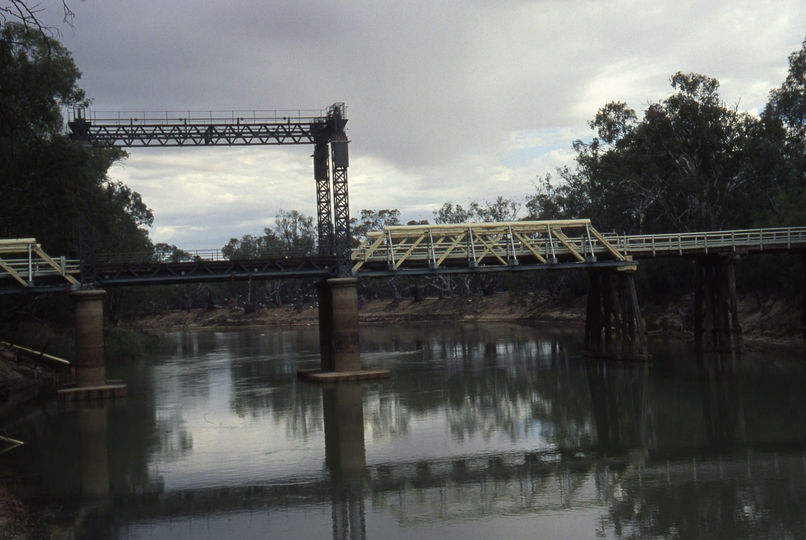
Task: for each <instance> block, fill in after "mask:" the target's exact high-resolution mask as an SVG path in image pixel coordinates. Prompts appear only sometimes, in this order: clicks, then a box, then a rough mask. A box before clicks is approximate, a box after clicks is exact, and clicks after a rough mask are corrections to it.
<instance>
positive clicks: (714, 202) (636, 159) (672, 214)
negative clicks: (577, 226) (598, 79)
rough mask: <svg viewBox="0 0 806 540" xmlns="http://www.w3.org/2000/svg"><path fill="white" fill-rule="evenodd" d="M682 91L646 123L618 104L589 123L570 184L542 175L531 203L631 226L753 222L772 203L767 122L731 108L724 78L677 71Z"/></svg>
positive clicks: (669, 228) (550, 213) (548, 213)
mask: <svg viewBox="0 0 806 540" xmlns="http://www.w3.org/2000/svg"><path fill="white" fill-rule="evenodd" d="M671 86H672V88H673V89H674V90H675V92H674V93H672V95H670V96H669V97H668V98H666V99H665V100H664V101H662V102H660V103H652V104H650V105H649V106H648V108H647V109H646V110H645V111H644V115H643V117H642V118H641V119H640V120H639V119H638V115H637V114H636V112H635V111H634V110H632V109H630V108H629V107H628V106H627V105H626V104H625V103H621V102H614V103H609V104H607V105H605V106H604V107H603V108H602V109H600V110H599V112H598V113H597V115H596V117H595V119H594V120H592V121H591V122H589V124H590V127H591V129H593V130H594V131H595V132H596V134H597V135H596V136H594V137H593V139H592V141H591V142H587V143H586V142H583V141H575V142H574V145H573V147H574V150H575V151H576V153H577V156H576V162H577V166H576V168H575V169H570V168H563V169H560V170H559V171H558V172H559V175H560V177H561V179H562V180H563V181H564V183H562V184H560V185H558V186H556V187H555V186H553V185H552V184H551V181H550V178H549V177H545V178H544V179H543V180H542V181H541V185H540V186H539V191H538V193H537V195H535V196H533V197H532V198H531V199H530V200H529V201H528V202H527V208H529V210H530V213H531V216H530V217H532V218H538V219H539V218H547V217H552V218H584V217H590V218H595V220H596V226H597V227H598V228H600V229H604V230H607V229H611V230H613V229H615V230H618V231H624V232H678V231H696V230H715V229H725V228H735V227H742V226H747V225H749V223H750V221H751V216H752V215H753V214H754V213H756V212H758V211H759V210H760V209H761V208H762V207H764V206H765V205H768V204H769V203H770V201H771V197H772V190H771V187H770V182H769V178H768V176H769V170H768V169H767V168H765V167H763V166H761V163H760V161H759V159H758V158H759V153H758V151H757V145H758V142H759V140H760V139H763V131H762V128H763V126H762V124H761V122H760V120H759V119H758V118H756V117H753V116H751V115H749V114H747V113H740V112H738V111H737V110H736V109H735V108H732V107H728V106H727V105H726V104H725V103H724V102H723V101H722V99H721V98H720V97H719V93H718V89H719V82H718V81H717V80H716V79H712V78H709V77H705V76H703V75H698V74H695V73H689V74H684V73H676V74H675V75H674V76H673V77H672V78H671Z"/></svg>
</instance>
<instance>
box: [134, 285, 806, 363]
mask: <svg viewBox="0 0 806 540" xmlns="http://www.w3.org/2000/svg"><path fill="white" fill-rule="evenodd" d="M642 312H643V317H644V322H645V324H646V329H647V332H649V333H650V334H659V333H660V334H666V335H678V336H681V337H686V336H690V335H691V329H692V326H693V301H692V298H691V297H690V296H688V295H687V296H685V297H683V298H681V299H680V300H679V301H677V302H671V303H664V304H649V303H646V304H645V305H643V306H642ZM739 318H740V320H741V322H742V328H743V333H744V336H745V340H746V342H747V344H748V346H750V347H751V348H753V347H762V346H782V347H787V348H803V349H806V342H804V340H803V339H802V338H801V329H800V322H801V321H800V318H801V308H800V299H786V298H779V297H763V298H762V297H756V296H753V295H746V296H744V297H742V298H741V299H740V302H739ZM359 321H360V323H361V324H395V323H420V322H422V323H426V322H525V323H532V324H545V325H561V326H566V327H567V326H579V327H582V326H584V324H585V297H580V298H576V299H574V300H562V299H552V298H550V297H548V296H546V297H529V298H526V299H523V301H517V300H516V299H513V298H512V297H510V296H509V295H508V294H503V293H502V294H494V295H490V296H469V297H453V298H442V299H438V298H425V299H422V300H419V301H414V300H412V299H399V300H373V301H369V302H362V303H361V304H360V306H359ZM318 322H319V321H318V310H317V307H316V305H314V304H305V305H302V306H284V307H276V308H263V309H259V310H257V311H253V312H251V313H247V312H246V311H244V310H243V309H240V308H216V309H213V310H191V311H181V312H169V313H162V314H155V315H151V316H148V317H143V318H140V319H138V320H136V321H133V322H131V323H130V324H131V325H132V326H134V327H135V328H138V329H140V330H142V331H146V332H160V331H165V330H177V329H183V328H207V327H238V326H297V325H308V326H312V325H317V324H318Z"/></svg>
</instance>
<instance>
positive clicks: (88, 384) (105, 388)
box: [57, 290, 127, 401]
mask: <svg viewBox="0 0 806 540" xmlns="http://www.w3.org/2000/svg"><path fill="white" fill-rule="evenodd" d="M104 296H106V291H102V290H81V291H75V292H73V293H71V294H70V297H71V298H72V299H73V302H74V304H73V309H74V316H75V336H76V362H75V373H76V379H75V383H73V384H68V385H65V386H64V387H62V388H61V389H60V390H59V391H58V394H57V399H58V400H59V401H83V400H87V399H110V398H117V397H124V396H126V392H127V389H126V385H125V384H124V383H123V381H107V380H106V357H105V355H104Z"/></svg>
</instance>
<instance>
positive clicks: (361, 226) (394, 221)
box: [350, 208, 400, 243]
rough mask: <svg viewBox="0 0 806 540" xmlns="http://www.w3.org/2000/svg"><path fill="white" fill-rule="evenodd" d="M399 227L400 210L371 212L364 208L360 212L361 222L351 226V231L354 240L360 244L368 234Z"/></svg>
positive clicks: (385, 209) (386, 209)
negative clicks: (386, 228) (390, 227)
mask: <svg viewBox="0 0 806 540" xmlns="http://www.w3.org/2000/svg"><path fill="white" fill-rule="evenodd" d="M393 225H400V210H398V209H397V208H394V209H388V208H384V209H382V210H371V209H367V208H364V209H362V210H361V222H360V223H356V224H355V225H353V226H352V227H351V228H350V230H351V231H352V234H353V237H354V238H355V240H356V241H357V242H358V243H360V242H362V241H363V240H364V239H365V238H366V237H367V233H368V232H374V231H382V230H383V228H384V227H387V226H393Z"/></svg>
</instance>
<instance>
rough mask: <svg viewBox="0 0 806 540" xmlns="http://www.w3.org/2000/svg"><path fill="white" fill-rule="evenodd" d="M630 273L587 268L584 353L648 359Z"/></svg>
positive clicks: (593, 355) (639, 310) (624, 358)
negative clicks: (587, 284) (587, 283)
mask: <svg viewBox="0 0 806 540" xmlns="http://www.w3.org/2000/svg"><path fill="white" fill-rule="evenodd" d="M620 270H621V271H620ZM633 275H634V272H633V271H632V270H630V269H617V270H614V269H589V270H588V277H589V286H588V303H587V309H586V313H585V348H584V350H583V354H584V355H585V356H590V357H594V358H611V359H614V360H650V359H651V356H650V355H649V353H648V350H647V344H646V333H645V332H644V324H643V320H642V319H641V309H640V307H639V305H638V296H637V295H636V292H635V281H634V280H633Z"/></svg>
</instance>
